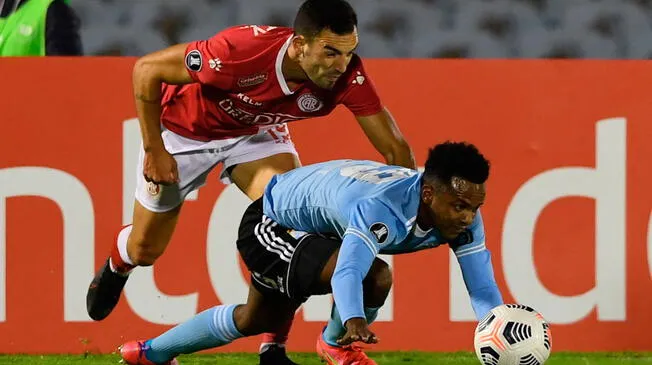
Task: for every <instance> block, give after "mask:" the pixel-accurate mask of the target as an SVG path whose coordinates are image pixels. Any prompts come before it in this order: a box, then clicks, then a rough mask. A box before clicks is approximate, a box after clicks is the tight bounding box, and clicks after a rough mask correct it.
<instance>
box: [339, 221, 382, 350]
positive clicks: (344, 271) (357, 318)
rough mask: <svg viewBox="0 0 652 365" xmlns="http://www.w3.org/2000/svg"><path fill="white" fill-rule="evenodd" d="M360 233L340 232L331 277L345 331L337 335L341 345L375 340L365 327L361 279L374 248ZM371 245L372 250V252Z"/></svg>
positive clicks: (366, 324) (374, 255)
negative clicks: (342, 237) (341, 334)
mask: <svg viewBox="0 0 652 365" xmlns="http://www.w3.org/2000/svg"><path fill="white" fill-rule="evenodd" d="M363 237H364V235H362V234H356V233H348V234H346V235H345V236H344V240H343V241H342V246H341V248H340V252H339V254H338V256H337V263H336V265H335V271H334V272H333V277H332V278H331V287H332V288H333V299H334V300H335V305H336V306H337V308H338V310H339V312H340V318H341V319H342V325H343V326H344V328H346V333H345V334H344V336H342V338H340V339H338V341H337V342H338V344H340V345H342V346H345V345H349V344H351V343H353V342H356V341H362V342H366V343H376V342H377V339H376V335H375V334H374V333H373V332H371V330H369V327H368V323H367V320H366V318H365V314H364V305H363V289H362V281H363V280H364V278H365V276H366V275H367V273H368V272H369V269H370V268H371V264H372V263H373V261H374V259H375V258H376V254H375V252H376V251H375V248H374V247H373V245H371V246H370V243H365V242H364V241H363V240H369V239H368V238H363ZM372 249H373V250H374V251H373V252H372Z"/></svg>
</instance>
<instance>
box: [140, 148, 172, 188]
mask: <svg viewBox="0 0 652 365" xmlns="http://www.w3.org/2000/svg"><path fill="white" fill-rule="evenodd" d="M143 175H144V176H145V180H146V181H151V182H153V183H155V184H162V185H170V184H175V183H178V182H179V172H178V171H177V161H176V160H175V159H174V157H172V155H171V154H170V153H169V152H168V151H167V150H165V148H163V149H161V150H156V151H147V152H145V160H144V161H143Z"/></svg>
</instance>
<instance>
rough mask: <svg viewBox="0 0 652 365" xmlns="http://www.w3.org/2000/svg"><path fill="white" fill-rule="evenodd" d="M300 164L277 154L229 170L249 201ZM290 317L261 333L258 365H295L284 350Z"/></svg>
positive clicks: (292, 156) (288, 157)
mask: <svg viewBox="0 0 652 365" xmlns="http://www.w3.org/2000/svg"><path fill="white" fill-rule="evenodd" d="M300 166H301V164H300V162H299V159H298V158H297V156H296V155H294V154H292V153H279V154H276V155H272V156H269V157H266V158H263V159H260V160H255V161H251V162H245V163H241V164H238V165H236V166H235V167H233V168H232V169H231V170H230V176H231V181H233V183H234V184H236V186H237V187H238V188H240V190H242V192H244V193H245V194H246V195H247V196H248V197H249V198H250V199H251V200H256V199H258V198H260V197H261V196H263V193H264V191H265V186H267V183H268V182H269V181H270V180H271V178H272V177H273V176H274V175H276V174H281V173H284V172H287V171H290V170H292V169H295V168H297V167H300ZM292 319H293V318H292V317H290V319H289V320H288V321H287V322H286V323H285V324H284V325H283V326H281V327H279V330H278V331H276V333H265V334H263V338H262V342H261V345H260V365H296V363H294V362H292V361H291V360H290V359H289V358H288V357H287V353H286V351H285V343H286V342H287V339H288V333H289V332H290V328H291V326H292Z"/></svg>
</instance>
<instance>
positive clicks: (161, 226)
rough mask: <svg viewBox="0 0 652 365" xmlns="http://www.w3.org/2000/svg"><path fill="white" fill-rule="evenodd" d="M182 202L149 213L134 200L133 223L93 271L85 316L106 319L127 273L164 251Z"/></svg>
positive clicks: (115, 303)
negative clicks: (160, 210) (95, 270)
mask: <svg viewBox="0 0 652 365" xmlns="http://www.w3.org/2000/svg"><path fill="white" fill-rule="evenodd" d="M180 211H181V205H179V206H177V207H176V208H174V209H172V210H170V211H167V212H162V213H156V212H152V211H150V210H148V209H146V208H145V207H143V206H142V205H141V204H140V203H139V202H138V201H137V200H136V201H135V203H134V215H133V223H132V225H129V226H126V227H123V228H122V230H121V231H120V232H119V233H118V236H117V239H116V241H115V242H114V243H113V246H112V250H111V256H110V257H109V258H108V259H107V260H106V262H105V264H104V266H102V268H101V269H100V270H99V271H98V272H97V273H96V274H95V277H94V278H93V281H92V282H91V284H90V286H89V288H88V293H87V295H86V308H87V310H88V315H89V316H90V317H91V318H92V319H94V320H96V321H99V320H102V319H104V318H106V317H107V316H108V315H109V314H110V313H111V311H113V308H115V306H116V305H117V304H118V301H119V300H120V294H121V293H122V289H123V288H124V285H125V284H126V282H127V278H128V277H129V273H130V272H131V270H132V269H133V268H134V267H136V266H150V265H152V264H154V262H155V261H156V259H157V258H158V257H159V256H161V255H162V254H163V252H164V251H165V248H166V247H167V245H168V243H169V242H170V239H171V238H172V234H173V232H174V229H175V227H176V224H177V220H178V218H179V212H180Z"/></svg>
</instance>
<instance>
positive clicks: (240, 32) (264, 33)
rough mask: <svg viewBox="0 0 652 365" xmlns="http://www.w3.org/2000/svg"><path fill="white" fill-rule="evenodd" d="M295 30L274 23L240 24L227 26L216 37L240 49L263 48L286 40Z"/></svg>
mask: <svg viewBox="0 0 652 365" xmlns="http://www.w3.org/2000/svg"><path fill="white" fill-rule="evenodd" d="M292 34H294V30H293V29H292V28H287V27H276V26H272V25H238V26H233V27H229V28H226V29H224V30H222V31H221V32H219V33H217V34H216V35H215V37H219V38H222V39H224V40H225V41H226V42H227V43H228V44H229V45H230V46H231V47H232V48H233V49H235V50H238V51H246V50H263V49H265V48H268V47H269V46H270V45H271V44H274V43H278V42H285V41H286V40H287V39H288V38H289V37H290V36H291V35H292Z"/></svg>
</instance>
